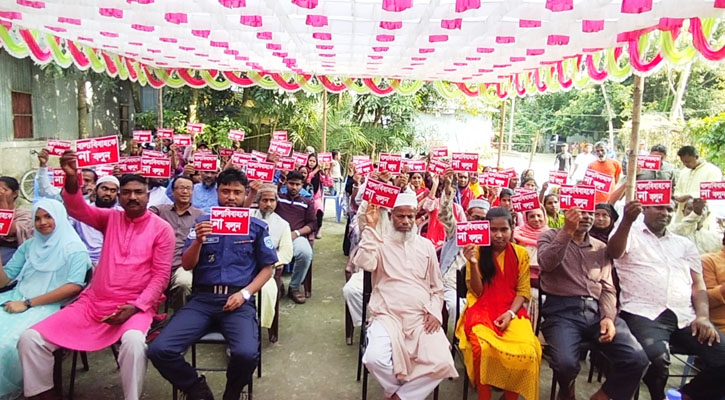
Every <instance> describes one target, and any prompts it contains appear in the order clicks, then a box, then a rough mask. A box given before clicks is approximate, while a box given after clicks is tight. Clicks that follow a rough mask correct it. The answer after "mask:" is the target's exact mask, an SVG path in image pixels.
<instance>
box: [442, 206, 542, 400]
mask: <svg viewBox="0 0 725 400" xmlns="http://www.w3.org/2000/svg"><path fill="white" fill-rule="evenodd" d="M486 219H487V220H488V221H490V230H491V246H486V247H474V246H468V247H466V248H465V249H464V253H465V255H466V259H467V260H468V264H467V265H466V285H467V286H468V295H467V306H466V309H465V311H464V313H463V315H462V316H461V318H460V319H459V321H458V326H457V328H456V336H457V337H458V339H459V340H460V343H459V346H460V348H461V351H462V353H463V356H464V361H465V364H466V371H467V373H468V376H469V378H470V379H471V382H473V383H474V384H475V385H476V389H477V391H478V398H479V400H488V399H490V398H491V386H494V387H497V388H500V389H503V390H504V398H505V399H506V400H513V399H518V396H519V395H521V396H523V397H524V398H525V399H527V400H532V399H538V398H539V370H540V366H541V345H540V343H539V339H537V338H536V336H534V332H533V330H532V328H531V322H530V321H529V318H528V314H527V312H526V309H525V308H524V307H523V305H524V301H525V300H526V299H527V298H528V297H529V296H530V293H531V289H530V281H529V255H528V253H527V252H526V249H524V248H523V247H521V246H518V245H515V244H512V243H511V236H512V231H513V226H512V220H511V214H510V213H509V212H508V211H507V210H506V209H504V208H501V207H496V208H492V209H491V210H489V211H488V214H487V215H486Z"/></svg>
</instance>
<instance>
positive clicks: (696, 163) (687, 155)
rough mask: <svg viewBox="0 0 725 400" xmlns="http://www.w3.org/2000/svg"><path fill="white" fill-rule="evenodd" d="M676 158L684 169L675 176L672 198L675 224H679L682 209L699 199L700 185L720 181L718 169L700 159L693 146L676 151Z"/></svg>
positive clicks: (682, 215) (720, 173) (720, 175)
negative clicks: (692, 200)
mask: <svg viewBox="0 0 725 400" xmlns="http://www.w3.org/2000/svg"><path fill="white" fill-rule="evenodd" d="M677 157H680V161H682V164H683V165H684V166H685V167H684V168H682V169H681V170H680V172H679V174H678V175H677V187H675V192H674V193H673V196H672V197H673V198H674V199H675V201H676V202H677V212H676V213H675V222H679V221H680V220H682V218H683V217H684V214H683V213H682V209H683V208H685V204H687V201H688V200H690V199H696V198H699V197H700V183H702V182H719V181H721V180H722V171H721V170H720V168H718V167H717V166H715V165H713V164H711V163H709V162H707V161H705V160H704V159H701V158H700V154H699V153H698V152H697V149H696V148H695V147H694V146H682V147H680V150H678V151H677ZM705 225H706V226H707V225H708V224H707V223H706V224H705Z"/></svg>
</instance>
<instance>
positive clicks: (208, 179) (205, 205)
mask: <svg viewBox="0 0 725 400" xmlns="http://www.w3.org/2000/svg"><path fill="white" fill-rule="evenodd" d="M199 175H201V182H199V183H197V184H195V185H194V195H193V197H192V199H193V200H192V205H193V206H194V207H196V208H198V209H200V210H202V211H204V212H205V213H207V214H209V209H210V208H212V207H215V206H216V205H217V204H218V201H219V200H218V197H217V183H216V181H217V173H216V171H201V172H200V173H199Z"/></svg>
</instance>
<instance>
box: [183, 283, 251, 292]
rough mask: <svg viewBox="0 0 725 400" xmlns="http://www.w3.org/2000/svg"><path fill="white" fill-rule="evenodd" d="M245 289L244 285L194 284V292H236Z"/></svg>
mask: <svg viewBox="0 0 725 400" xmlns="http://www.w3.org/2000/svg"><path fill="white" fill-rule="evenodd" d="M242 289H244V287H243V286H227V285H194V287H193V288H192V291H193V292H201V293H214V294H234V293H236V292H239V291H241V290H242Z"/></svg>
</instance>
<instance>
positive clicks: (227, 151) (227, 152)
mask: <svg viewBox="0 0 725 400" xmlns="http://www.w3.org/2000/svg"><path fill="white" fill-rule="evenodd" d="M232 154H234V149H227V148H226V147H220V148H219V155H220V156H222V157H231V156H232Z"/></svg>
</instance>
